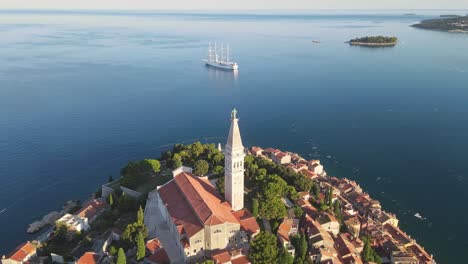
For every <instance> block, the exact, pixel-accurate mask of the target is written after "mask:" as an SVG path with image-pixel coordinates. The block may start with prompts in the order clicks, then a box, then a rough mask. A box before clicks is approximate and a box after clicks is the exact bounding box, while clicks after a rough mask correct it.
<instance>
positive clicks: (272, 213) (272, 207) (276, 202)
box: [259, 197, 287, 220]
mask: <svg viewBox="0 0 468 264" xmlns="http://www.w3.org/2000/svg"><path fill="white" fill-rule="evenodd" d="M259 214H260V216H261V217H263V218H265V219H267V220H271V219H280V218H283V217H285V216H286V215H287V210H286V206H284V204H283V202H282V201H281V198H278V197H274V198H271V199H268V200H262V202H261V203H260V208H259Z"/></svg>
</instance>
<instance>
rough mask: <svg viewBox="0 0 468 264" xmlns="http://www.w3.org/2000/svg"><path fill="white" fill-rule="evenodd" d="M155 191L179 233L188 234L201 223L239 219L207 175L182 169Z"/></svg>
mask: <svg viewBox="0 0 468 264" xmlns="http://www.w3.org/2000/svg"><path fill="white" fill-rule="evenodd" d="M158 192H159V195H160V196H161V199H162V200H163V202H164V204H165V205H166V207H167V210H168V211H169V214H170V215H171V217H172V220H173V222H174V223H175V225H176V226H177V229H178V230H179V233H183V232H185V233H186V234H187V235H188V236H189V237H191V236H193V235H194V234H196V233H198V232H199V231H200V230H202V229H203V226H204V225H217V224H221V223H226V222H228V223H236V224H237V223H239V221H238V220H237V219H236V217H234V215H233V213H232V212H231V207H230V206H229V203H226V202H224V201H223V200H222V198H221V196H220V195H219V193H218V192H217V191H216V189H215V187H214V186H213V185H212V184H211V182H210V181H209V180H208V179H207V178H201V177H196V176H193V175H191V174H189V173H187V172H181V173H179V174H177V175H176V176H175V177H174V179H173V180H172V181H170V182H168V183H167V184H165V185H163V186H162V187H160V188H159V189H158Z"/></svg>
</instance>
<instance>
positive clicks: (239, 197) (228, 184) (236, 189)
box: [224, 109, 245, 211]
mask: <svg viewBox="0 0 468 264" xmlns="http://www.w3.org/2000/svg"><path fill="white" fill-rule="evenodd" d="M238 121H239V119H237V110H236V109H233V110H232V112H231V127H230V129H229V135H228V139H227V143H226V147H225V148H224V160H225V164H224V176H225V181H224V190H225V198H226V200H227V201H228V202H229V203H230V204H231V207H232V210H233V211H238V210H241V209H242V208H244V157H245V153H244V146H243V145H242V139H241V135H240V130H239V124H238Z"/></svg>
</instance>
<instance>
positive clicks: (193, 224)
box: [2, 110, 435, 264]
mask: <svg viewBox="0 0 468 264" xmlns="http://www.w3.org/2000/svg"><path fill="white" fill-rule="evenodd" d="M238 121H239V119H238V117H237V111H236V110H233V111H232V113H231V118H230V129H229V133H228V136H227V141H226V144H225V146H224V147H222V146H221V144H218V145H217V146H216V145H215V144H201V143H200V142H195V143H193V144H190V145H182V144H176V145H174V146H173V147H172V148H171V149H169V150H167V151H165V152H163V153H162V154H161V156H160V157H159V159H144V160H141V161H134V162H130V163H128V164H127V165H126V166H125V167H124V168H123V169H122V170H121V177H120V178H119V179H116V180H113V179H112V178H111V177H109V182H108V183H107V184H104V185H103V186H102V187H101V189H100V190H99V191H98V192H96V193H95V194H94V195H93V197H92V198H91V199H90V200H89V201H86V202H85V203H83V206H82V208H81V209H79V210H78V211H76V212H71V211H70V212H68V213H66V214H65V215H63V216H62V217H61V218H59V219H58V220H56V222H55V227H54V229H53V230H52V231H51V232H50V233H48V234H47V235H46V236H41V238H40V239H36V240H35V241H32V242H29V241H28V242H25V243H23V244H21V245H20V246H19V247H18V248H16V249H15V250H14V251H13V252H11V253H10V254H8V255H6V256H5V257H3V259H2V263H26V262H30V263H65V262H69V263H77V264H105V263H117V264H126V263H148V264H157V263H200V264H215V263H216V264H228V263H231V264H249V263H252V264H264V263H268V264H293V263H304V264H318V263H335V264H345V263H354V264H363V263H377V264H381V263H392V264H396V263H418V264H435V261H434V259H433V257H432V255H430V254H429V253H427V252H426V250H425V249H424V248H423V247H422V246H420V245H419V244H418V243H417V242H416V240H415V239H413V238H411V237H410V236H409V235H407V234H406V233H405V232H404V231H403V230H401V229H400V227H399V220H398V219H397V217H396V215H394V214H392V213H390V212H387V211H385V210H384V209H383V208H382V206H381V204H380V203H379V201H377V200H374V199H372V198H371V196H370V195H369V194H368V193H366V192H365V191H364V190H363V189H362V188H361V186H360V185H359V184H358V183H357V182H355V181H353V180H349V179H347V178H337V177H334V176H332V175H328V174H327V172H326V171H325V169H324V166H323V164H322V163H321V162H320V161H319V160H315V159H312V160H307V159H305V158H303V157H301V156H300V155H299V154H297V153H294V152H289V151H282V150H279V149H276V148H265V149H263V148H261V147H257V146H254V147H250V148H246V147H244V145H243V143H242V138H241V132H240V127H239V124H238Z"/></svg>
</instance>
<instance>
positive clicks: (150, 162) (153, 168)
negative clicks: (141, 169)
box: [145, 159, 161, 173]
mask: <svg viewBox="0 0 468 264" xmlns="http://www.w3.org/2000/svg"><path fill="white" fill-rule="evenodd" d="M145 162H146V164H147V165H145V167H146V171H147V172H150V173H158V172H159V171H160V170H161V163H160V162H159V160H156V159H145Z"/></svg>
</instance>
